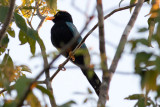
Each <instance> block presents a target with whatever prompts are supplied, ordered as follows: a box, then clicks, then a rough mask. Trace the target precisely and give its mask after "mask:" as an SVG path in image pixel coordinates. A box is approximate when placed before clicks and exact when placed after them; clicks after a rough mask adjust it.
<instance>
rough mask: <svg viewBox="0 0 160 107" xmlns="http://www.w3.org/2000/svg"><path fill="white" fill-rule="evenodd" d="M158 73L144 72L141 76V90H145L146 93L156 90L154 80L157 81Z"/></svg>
mask: <svg viewBox="0 0 160 107" xmlns="http://www.w3.org/2000/svg"><path fill="white" fill-rule="evenodd" d="M157 76H158V72H157V71H153V70H150V71H146V72H145V74H144V75H141V88H142V89H144V88H146V91H147V92H148V91H150V90H156V89H157V85H156V80H157Z"/></svg>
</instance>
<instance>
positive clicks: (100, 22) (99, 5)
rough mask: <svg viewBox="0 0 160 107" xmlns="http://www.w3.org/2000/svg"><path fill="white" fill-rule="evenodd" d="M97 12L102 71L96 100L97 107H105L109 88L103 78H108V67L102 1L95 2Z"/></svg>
mask: <svg viewBox="0 0 160 107" xmlns="http://www.w3.org/2000/svg"><path fill="white" fill-rule="evenodd" d="M97 12H98V26H99V49H100V57H101V68H102V71H103V75H102V84H101V87H100V94H99V100H98V107H103V106H104V107H105V103H106V98H107V99H109V96H108V92H107V91H106V90H107V88H108V87H109V86H108V85H106V80H105V78H108V76H109V75H108V73H109V72H108V65H107V56H106V51H105V36H104V18H103V6H102V0H97Z"/></svg>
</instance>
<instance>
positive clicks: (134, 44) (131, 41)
mask: <svg viewBox="0 0 160 107" xmlns="http://www.w3.org/2000/svg"><path fill="white" fill-rule="evenodd" d="M129 43H130V44H132V48H131V50H132V51H133V50H134V49H135V48H137V46H138V44H139V43H140V44H142V45H145V46H147V47H148V46H149V43H148V40H146V39H143V38H142V39H136V40H130V41H129Z"/></svg>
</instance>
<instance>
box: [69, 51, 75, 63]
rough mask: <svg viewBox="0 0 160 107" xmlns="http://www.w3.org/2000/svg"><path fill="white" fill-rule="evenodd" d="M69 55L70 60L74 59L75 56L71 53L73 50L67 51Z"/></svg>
mask: <svg viewBox="0 0 160 107" xmlns="http://www.w3.org/2000/svg"><path fill="white" fill-rule="evenodd" d="M69 56H70V58H71V60H72V61H75V57H74V55H73V52H72V51H70V52H69Z"/></svg>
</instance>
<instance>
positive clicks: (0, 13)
mask: <svg viewBox="0 0 160 107" xmlns="http://www.w3.org/2000/svg"><path fill="white" fill-rule="evenodd" d="M8 9H9V8H8V7H7V6H1V5H0V22H2V23H3V22H4V21H5V19H6V16H7V13H8Z"/></svg>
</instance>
